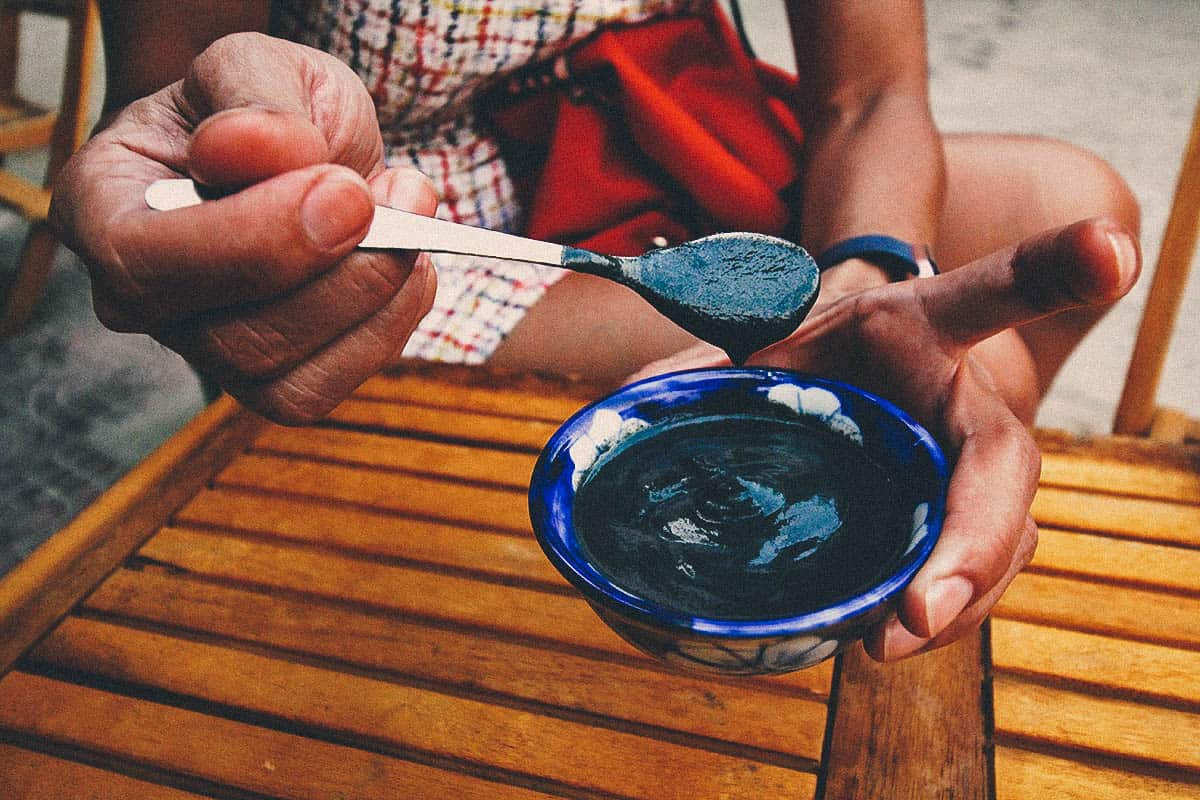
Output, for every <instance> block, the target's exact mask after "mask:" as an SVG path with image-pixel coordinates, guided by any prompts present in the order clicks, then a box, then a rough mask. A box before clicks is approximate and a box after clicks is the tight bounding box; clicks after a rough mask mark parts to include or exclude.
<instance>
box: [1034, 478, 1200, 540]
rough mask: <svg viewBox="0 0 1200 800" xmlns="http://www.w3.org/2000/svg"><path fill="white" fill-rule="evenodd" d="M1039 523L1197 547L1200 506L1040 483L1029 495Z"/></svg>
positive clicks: (1199, 529)
mask: <svg viewBox="0 0 1200 800" xmlns="http://www.w3.org/2000/svg"><path fill="white" fill-rule="evenodd" d="M1033 517H1034V519H1035V520H1037V522H1038V524H1039V525H1043V526H1046V527H1054V528H1067V529H1070V530H1084V531H1098V532H1102V533H1112V534H1117V535H1123V536H1132V537H1135V538H1139V539H1146V540H1151V541H1159V542H1165V543H1167V544H1182V545H1187V546H1190V547H1200V506H1197V505H1188V504H1184V503H1172V502H1167V501H1162V500H1146V499H1143V498H1134V497H1118V496H1112V495H1103V494H1096V493H1095V492H1088V491H1079V490H1074V489H1056V488H1054V487H1042V488H1041V489H1039V490H1038V493H1037V495H1036V496H1035V497H1034V499H1033Z"/></svg>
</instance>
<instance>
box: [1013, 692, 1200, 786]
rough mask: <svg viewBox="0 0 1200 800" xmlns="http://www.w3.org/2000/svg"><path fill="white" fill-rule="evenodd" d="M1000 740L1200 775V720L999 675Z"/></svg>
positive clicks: (1163, 710) (1157, 708)
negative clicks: (1126, 759) (1132, 761)
mask: <svg viewBox="0 0 1200 800" xmlns="http://www.w3.org/2000/svg"><path fill="white" fill-rule="evenodd" d="M993 687H994V703H995V725H996V736H997V739H998V740H1002V741H1006V742H1007V741H1008V740H1009V739H1010V738H1017V739H1020V740H1025V741H1032V742H1044V743H1047V744H1051V745H1054V746H1056V747H1065V748H1071V749H1078V750H1081V751H1086V752H1091V753H1098V754H1102V755H1105V756H1113V757H1118V758H1131V759H1137V760H1139V761H1144V762H1147V763H1151V764H1157V765H1162V766H1165V767H1170V768H1175V769H1179V770H1184V771H1188V772H1192V773H1196V774H1200V747H1197V746H1196V743H1197V742H1200V714H1193V713H1188V712H1185V711H1178V710H1176V709H1170V708H1161V707H1158V706H1151V705H1146V704H1142V703H1137V702H1132V701H1129V700H1118V699H1112V698H1104V697H1095V696H1091V695H1087V694H1083V693H1079V692H1074V691H1069V690H1066V689H1059V688H1053V687H1048V686H1041V685H1038V684H1034V683H1028V682H1026V681H1023V680H1020V679H1017V678H1014V677H1011V676H1007V675H997V676H996V677H995V680H994V682H993Z"/></svg>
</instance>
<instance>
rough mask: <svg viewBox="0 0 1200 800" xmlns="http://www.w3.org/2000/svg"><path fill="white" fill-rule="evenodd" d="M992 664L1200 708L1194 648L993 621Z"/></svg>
mask: <svg viewBox="0 0 1200 800" xmlns="http://www.w3.org/2000/svg"><path fill="white" fill-rule="evenodd" d="M992 665H993V666H994V667H995V669H996V670H997V671H1008V672H1016V673H1020V674H1028V675H1037V676H1040V677H1042V678H1045V679H1049V680H1056V681H1066V682H1073V683H1077V684H1080V685H1087V686H1089V687H1090V691H1093V692H1097V693H1101V694H1104V693H1109V694H1111V693H1122V694H1125V695H1127V696H1150V697H1153V698H1155V699H1156V700H1158V701H1159V702H1163V703H1175V704H1179V705H1184V706H1190V707H1191V708H1192V709H1193V710H1196V709H1200V653H1198V652H1195V651H1191V650H1180V649H1177V648H1173V647H1162V646H1159V645H1153V644H1147V643H1145V642H1130V641H1127V640H1124V639H1113V638H1110V637H1107V636H1098V635H1095V634H1090V633H1078V632H1076V631H1068V630H1062V629H1061V628H1049V627H1045V626H1042V625H1031V624H1028V623H1024V622H1014V621H1012V620H1005V619H993V620H992Z"/></svg>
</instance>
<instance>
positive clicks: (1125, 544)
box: [1032, 528, 1200, 594]
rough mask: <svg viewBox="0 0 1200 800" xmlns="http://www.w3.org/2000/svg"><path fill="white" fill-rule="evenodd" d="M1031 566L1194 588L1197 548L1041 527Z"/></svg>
mask: <svg viewBox="0 0 1200 800" xmlns="http://www.w3.org/2000/svg"><path fill="white" fill-rule="evenodd" d="M1032 567H1033V568H1034V569H1043V570H1053V571H1055V572H1062V573H1071V574H1075V575H1083V576H1089V577H1093V578H1099V579H1104V580H1109V581H1115V582H1124V583H1135V584H1144V585H1146V586H1147V587H1150V588H1155V587H1161V588H1164V589H1175V590H1179V591H1186V592H1192V593H1195V594H1200V550H1194V549H1191V548H1184V547H1172V546H1169V545H1164V544H1156V543H1151V542H1139V541H1131V540H1128V539H1112V538H1109V537H1106V536H1095V535H1090V534H1081V533H1075V532H1073V531H1060V530H1055V529H1053V528H1042V529H1041V530H1040V531H1039V533H1038V546H1037V552H1036V553H1034V556H1033V562H1032Z"/></svg>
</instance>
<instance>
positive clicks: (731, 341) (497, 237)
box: [146, 178, 820, 363]
mask: <svg viewBox="0 0 1200 800" xmlns="http://www.w3.org/2000/svg"><path fill="white" fill-rule="evenodd" d="M204 199H205V198H203V197H201V195H200V194H199V192H198V191H197V189H196V185H195V183H194V182H193V181H191V180H190V179H187V178H181V179H165V180H159V181H155V182H154V183H152V184H151V185H150V186H149V187H148V188H147V189H146V204H147V205H149V206H150V207H151V208H154V209H157V210H159V211H170V210H172V209H176V208H184V207H187V206H193V205H197V204H199V203H201V202H204ZM358 246H359V247H360V248H368V249H402V250H424V251H429V252H435V253H456V254H461V255H475V256H487V257H492V258H503V259H510V260H513V261H524V262H531V263H535V264H548V265H550V266H553V267H561V268H563V269H570V270H574V271H575V272H584V273H587V274H590V275H598V276H600V277H603V278H607V279H609V280H612V281H615V282H617V283H620V284H622V285H623V286H627V287H629V288H630V289H633V290H634V291H636V292H637V293H638V294H640V295H641V296H642V297H644V298H645V299H646V300H647V301H649V302H650V304H651V305H653V306H654V307H655V308H656V309H657V310H658V311H659V312H660V313H662V314H663V315H664V316H666V317H667V318H668V319H670V320H671V321H672V322H674V323H675V324H676V325H679V326H680V327H681V328H683V329H684V330H686V331H688V332H689V333H691V334H693V335H695V336H697V337H699V338H700V339H703V340H705V341H707V342H710V343H712V344H714V345H716V346H717V347H720V348H721V349H722V350H724V351H725V352H726V353H727V354H728V355H729V357H730V359H731V360H733V361H734V363H741V362H742V361H744V360H745V359H746V358H747V357H749V356H750V355H751V354H752V353H754V352H756V351H758V350H761V349H762V348H764V347H766V346H767V345H769V344H772V343H774V342H776V341H779V340H780V339H783V338H784V337H786V336H787V335H788V334H790V333H791V332H792V331H794V330H795V329H796V328H797V327H798V326H799V325H800V323H801V322H802V321H803V320H804V318H805V316H806V315H807V314H808V312H809V310H810V309H811V308H812V306H813V303H814V302H816V299H817V291H818V289H819V288H820V273H819V271H818V269H817V265H816V262H814V261H813V259H812V257H811V256H809V254H808V253H807V252H806V251H805V250H804V249H803V248H802V247H799V246H798V245H795V244H792V243H791V242H788V241H785V240H783V239H778V238H775V237H773V236H766V235H763V234H758V233H720V234H715V235H713V236H706V237H704V238H702V239H696V240H694V241H690V242H685V243H683V244H681V245H677V246H675V247H666V248H662V249H660V250H652V251H650V252H649V253H646V254H644V255H640V256H628V257H627V256H608V255H601V254H599V253H593V252H591V251H589V250H583V249H580V248H577V247H569V246H564V245H559V244H552V243H550V242H540V241H537V240H534V239H527V238H524V237H521V236H514V235H512V234H507V233H500V232H498V231H491V230H487V229H485V228H476V227H473V226H470V225H460V224H457V223H453V222H446V221H444V220H439V219H435V218H432V217H426V216H422V215H420V214H414V213H411V212H408V211H401V210H399V209H395V208H388V207H386V206H376V207H375V219H374V221H373V222H372V223H371V227H370V230H368V231H367V235H366V238H364V239H363V240H362V242H360V243H359V245H358Z"/></svg>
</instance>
